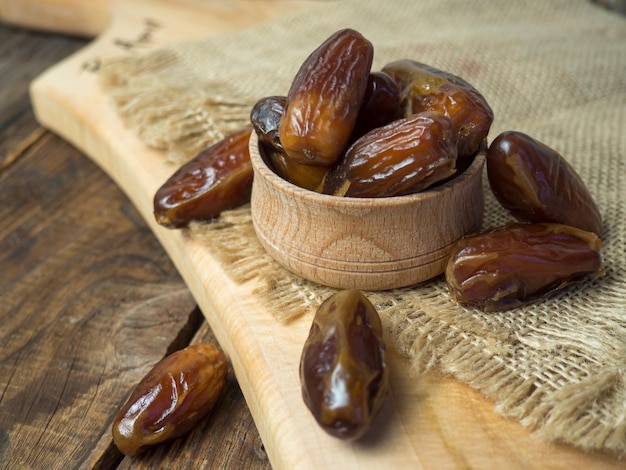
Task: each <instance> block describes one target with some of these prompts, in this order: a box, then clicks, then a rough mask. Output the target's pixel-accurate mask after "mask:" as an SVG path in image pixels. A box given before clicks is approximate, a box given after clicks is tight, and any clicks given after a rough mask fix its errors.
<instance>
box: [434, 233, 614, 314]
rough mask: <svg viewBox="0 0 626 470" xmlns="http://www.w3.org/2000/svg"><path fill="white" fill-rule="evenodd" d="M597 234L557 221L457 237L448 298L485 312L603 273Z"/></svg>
mask: <svg viewBox="0 0 626 470" xmlns="http://www.w3.org/2000/svg"><path fill="white" fill-rule="evenodd" d="M601 247H602V244H601V242H600V239H599V238H598V237H597V236H596V234H594V233H592V232H587V231H584V230H580V229H577V228H575V227H571V226H569V225H562V224H512V225H509V226H504V227H500V228H497V229H495V230H492V231H489V232H485V233H483V234H480V235H476V236H473V237H469V238H465V239H463V240H461V241H460V242H459V243H458V244H457V246H456V248H455V249H454V250H453V253H452V255H451V257H450V260H449V262H448V264H447V267H446V272H445V275H446V281H447V284H448V288H449V291H450V294H451V296H452V297H453V298H454V299H455V300H456V301H457V302H459V303H463V304H470V305H475V306H478V307H481V308H483V309H484V310H486V311H499V310H507V309H511V308H515V307H519V306H522V305H524V304H526V303H529V302H532V301H535V300H537V299H539V298H540V297H542V296H545V295H547V294H548V293H550V292H553V291H557V290H559V289H561V288H563V287H564V286H566V285H567V284H569V283H571V282H574V281H577V280H579V279H581V278H583V277H585V276H588V275H593V274H596V275H600V274H602V272H603V271H602V260H601V256H600V249H601Z"/></svg>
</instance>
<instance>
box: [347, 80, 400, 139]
mask: <svg viewBox="0 0 626 470" xmlns="http://www.w3.org/2000/svg"><path fill="white" fill-rule="evenodd" d="M401 117H402V108H401V107H400V90H399V89H398V85H397V84H396V82H395V80H394V79H393V78H391V77H390V76H389V75H388V74H386V73H385V72H371V73H370V76H369V79H368V80H367V88H366V90H365V96H364V97H363V103H362V104H361V109H360V110H359V114H358V116H357V120H356V124H355V126H354V130H353V140H356V139H357V138H359V137H361V136H362V135H364V134H366V133H368V132H369V131H371V130H372V129H375V128H377V127H382V126H385V125H387V124H389V123H390V122H391V121H395V120H396V119H400V118H401Z"/></svg>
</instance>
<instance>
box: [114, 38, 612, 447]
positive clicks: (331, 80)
mask: <svg viewBox="0 0 626 470" xmlns="http://www.w3.org/2000/svg"><path fill="white" fill-rule="evenodd" d="M373 56H374V49H373V46H372V44H371V43H370V42H369V41H368V40H367V39H366V38H364V37H363V36H362V35H361V34H360V33H358V32H357V31H354V30H352V29H343V30H340V31H337V32H336V33H334V34H333V35H331V36H330V37H329V38H328V39H327V40H326V41H324V42H323V43H322V44H321V45H320V46H319V47H318V48H317V49H315V50H314V51H313V52H312V53H311V55H310V56H309V57H308V58H307V59H306V60H305V61H304V63H303V64H302V66H301V67H300V69H299V70H298V72H297V74H296V76H295V77H294V80H293V82H292V84H291V87H290V89H289V91H288V93H287V95H286V96H269V97H265V98H262V99H260V100H259V101H258V102H257V103H256V105H255V106H254V107H253V109H252V110H251V115H250V118H251V119H250V120H251V126H248V127H246V128H245V129H242V130H240V131H239V132H237V133H235V134H234V135H232V136H228V137H227V138H225V139H224V140H223V141H221V142H218V143H217V144H215V145H213V146H212V147H210V148H208V149H206V150H205V151H203V152H201V153H200V154H199V155H198V156H197V157H196V158H194V159H193V160H191V161H190V162H188V163H187V164H185V165H183V166H182V167H181V168H180V169H179V170H178V171H177V172H176V173H174V174H173V175H172V176H171V177H170V178H169V179H168V180H167V181H166V182H165V184H164V185H163V186H162V187H161V188H160V189H159V190H158V191H157V193H156V195H155V198H154V214H155V217H156V220H157V221H158V223H159V224H161V225H163V226H165V227H169V228H183V227H187V226H188V225H189V223H190V222H192V221H207V220H212V219H214V218H216V217H218V216H219V215H220V213H221V212H222V211H223V210H225V209H229V208H234V207H236V206H239V205H241V204H243V203H245V202H247V201H248V200H249V197H250V192H251V185H252V178H253V172H252V167H251V164H250V155H249V152H248V140H249V138H250V135H251V133H252V132H255V133H256V134H257V136H258V141H259V150H260V152H261V155H262V157H263V158H264V160H265V161H266V163H267V164H268V166H269V167H270V168H272V169H273V171H274V172H275V173H277V174H278V175H279V176H281V177H282V178H284V179H285V180H287V181H289V182H291V183H293V184H295V185H298V186H300V187H303V188H306V189H308V190H311V191H317V192H320V193H324V194H329V195H334V196H338V197H361V198H366V197H367V198H370V197H373V198H378V197H395V196H402V195H407V194H413V193H416V192H419V191H423V190H425V189H427V188H431V187H433V186H434V185H437V184H441V183H442V182H444V181H447V180H449V179H450V178H453V177H455V175H457V174H459V173H461V172H462V171H464V169H466V168H467V167H468V166H469V165H470V163H471V162H472V160H473V158H474V156H475V155H476V154H477V153H478V152H479V151H485V150H486V166H487V175H488V179H489V184H490V187H491V190H492V192H493V193H494V195H495V197H496V199H497V200H498V201H499V202H500V204H501V205H502V206H503V207H504V208H505V209H507V210H508V211H509V212H510V213H511V215H512V216H513V217H514V218H516V219H517V222H516V223H512V224H508V225H505V226H502V227H498V228H495V229H492V230H490V231H486V232H483V233H479V234H475V235H472V236H469V237H466V238H463V239H462V240H460V241H459V242H458V243H457V245H456V246H455V247H454V249H453V250H452V252H451V254H450V258H449V261H448V264H447V267H446V271H445V278H446V282H447V285H448V288H449V291H450V295H451V297H452V298H454V299H455V300H456V301H457V302H459V303H462V304H468V305H473V306H477V307H479V308H482V309H484V310H486V311H498V310H506V309H510V308H514V307H518V306H521V305H525V304H527V303H529V302H533V301H537V300H538V299H540V298H542V297H544V296H545V295H547V294H548V293H550V292H552V291H555V290H558V289H561V288H562V287H563V286H565V285H567V284H569V283H571V282H573V281H577V280H579V279H582V278H584V277H587V276H589V275H601V274H602V272H603V270H602V260H601V256H600V250H601V247H602V243H601V241H600V238H599V235H600V233H601V228H602V219H601V215H600V212H599V210H598V207H597V206H596V204H595V202H594V200H593V198H592V197H591V195H590V193H589V191H588V189H587V188H586V186H585V184H584V182H583V181H582V179H581V178H580V177H579V175H578V174H577V173H576V171H575V170H574V168H573V167H572V166H571V165H570V164H569V163H568V162H567V161H566V160H565V159H564V158H563V157H562V156H561V155H560V154H559V153H558V152H557V151H555V150H553V149H552V148H550V147H548V146H547V145H545V144H544V143H542V142H540V141H538V140H536V139H534V138H532V137H530V136H528V135H526V134H523V133H521V132H517V131H507V132H503V133H501V134H500V135H498V136H497V137H496V138H495V139H494V140H493V142H492V143H491V144H490V145H489V146H487V134H488V133H489V130H490V127H491V124H492V122H493V118H494V115H493V112H492V110H491V108H490V107H489V105H488V103H487V101H486V100H485V98H484V97H483V96H482V95H481V94H480V93H479V92H478V90H476V88H474V87H473V86H472V85H471V84H469V83H468V82H466V81H465V80H463V79H462V78H459V77H457V76H455V75H453V74H451V73H448V72H445V71H442V70H438V69H436V68H434V67H431V66H428V65H425V64H422V63H419V62H416V61H413V60H409V59H403V60H399V61H396V62H392V63H389V64H387V65H385V66H384V67H383V68H382V69H381V70H380V71H372V70H371V67H372V62H373ZM300 379H301V384H302V392H303V398H304V401H305V403H306V405H307V406H308V408H309V409H310V411H311V412H312V414H313V416H314V417H315V418H316V420H317V422H318V423H319V424H320V426H321V427H322V428H323V429H324V430H325V431H327V432H328V433H329V434H331V435H333V436H336V437H339V438H343V439H350V440H352V439H358V438H360V437H361V436H363V435H364V434H365V433H366V432H367V430H368V428H369V426H370V424H371V422H372V419H373V417H374V416H375V415H376V413H377V411H378V410H379V409H380V406H381V404H382V402H383V400H384V398H385V396H386V395H387V390H388V384H387V373H386V368H385V363H384V343H383V339H382V326H381V322H380V319H379V317H378V314H377V312H376V310H375V309H374V307H373V306H372V305H371V304H370V303H369V301H368V300H367V298H365V297H364V296H363V294H362V293H360V292H359V291H355V290H347V291H340V292H338V293H337V294H335V295H333V296H331V297H330V298H329V299H327V300H326V301H325V302H324V303H323V304H322V305H321V307H320V309H319V310H318V312H317V314H316V316H315V319H314V320H313V324H312V326H311V330H310V334H309V337H308V339H307V340H306V342H305V345H304V348H303V351H302V356H301V362H300ZM131 408H132V407H131ZM125 413H128V411H124V413H122V415H121V418H119V419H118V423H126V422H129V423H131V421H132V419H134V418H132V419H131V418H130V417H127V416H125ZM120 420H121V421H120ZM129 426H130V425H124V426H119V432H117V434H116V442H117V443H118V446H120V447H121V448H122V447H126V449H127V452H128V453H134V452H136V450H137V449H138V448H139V447H140V446H141V445H142V444H143V441H142V439H140V438H136V437H135V436H137V435H139V434H138V431H132V430H131V431H128V429H131V428H130V427H129ZM124 432H126V433H127V435H126V436H125V435H124Z"/></svg>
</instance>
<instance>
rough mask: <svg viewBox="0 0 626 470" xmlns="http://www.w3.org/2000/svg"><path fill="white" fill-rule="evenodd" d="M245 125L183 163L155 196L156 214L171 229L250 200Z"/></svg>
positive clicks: (249, 170) (204, 218) (249, 172)
mask: <svg viewBox="0 0 626 470" xmlns="http://www.w3.org/2000/svg"><path fill="white" fill-rule="evenodd" d="M251 133H252V128H245V129H242V130H240V131H239V132H237V133H235V134H233V135H231V136H229V137H226V138H225V139H223V140H221V141H220V142H218V143H216V144H215V145H212V146H211V147H209V148H208V149H206V150H203V151H202V152H200V153H199V154H198V155H197V156H196V157H195V158H193V159H192V160H190V161H189V162H187V163H185V164H184V165H183V166H181V167H180V168H179V169H178V170H177V171H176V172H175V173H174V174H173V175H172V176H171V177H170V178H169V179H168V180H167V181H166V182H165V183H164V184H163V186H161V187H160V188H159V190H158V191H157V192H156V194H155V196H154V201H153V204H154V217H155V219H156V221H157V222H158V223H159V224H161V225H163V226H165V227H168V228H183V227H186V226H188V225H189V223H190V222H192V221H207V220H211V219H214V218H216V217H218V216H219V215H220V214H221V212H222V211H224V210H226V209H232V208H235V207H237V206H239V205H241V204H244V203H246V202H248V201H249V200H250V194H251V191H252V175H253V170H252V164H251V163H250V152H249V150H248V142H249V140H250V134H251Z"/></svg>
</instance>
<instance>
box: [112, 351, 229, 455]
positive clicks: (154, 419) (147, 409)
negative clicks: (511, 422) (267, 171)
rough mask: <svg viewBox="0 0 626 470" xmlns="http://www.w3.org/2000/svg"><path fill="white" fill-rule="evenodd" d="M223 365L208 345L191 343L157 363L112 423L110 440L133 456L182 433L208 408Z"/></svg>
mask: <svg viewBox="0 0 626 470" xmlns="http://www.w3.org/2000/svg"><path fill="white" fill-rule="evenodd" d="M227 373H228V364H227V362H226V356H225V355H224V353H223V352H222V350H221V349H219V348H218V347H217V346H215V345H212V344H196V345H193V346H189V347H187V348H185V349H181V350H179V351H176V352H175V353H173V354H171V355H169V356H167V357H166V358H165V359H163V360H162V361H160V362H159V363H158V364H157V365H156V366H155V367H154V368H153V369H152V370H151V371H150V372H149V373H148V374H147V375H146V376H145V377H144V378H143V379H142V380H141V382H140V383H139V384H138V385H137V387H136V388H135V389H134V390H133V392H132V394H131V396H130V397H129V398H128V400H127V401H126V403H125V404H124V406H123V407H122V408H121V409H120V411H119V413H118V414H117V416H116V417H115V420H114V422H113V428H112V433H113V441H114V442H115V445H116V446H117V448H118V449H119V450H120V452H122V453H123V454H125V455H129V456H134V455H137V454H140V453H141V452H143V451H145V450H147V449H148V448H150V447H153V446H155V445H158V444H162V443H164V442H167V441H170V440H172V439H176V438H178V437H181V436H183V435H185V434H187V433H188V432H189V431H191V430H192V429H193V428H194V427H195V426H197V424H198V423H199V422H200V421H202V420H203V419H204V418H205V417H206V416H207V415H208V413H209V412H210V411H211V410H212V409H213V407H214V406H215V403H216V402H217V399H218V398H219V396H220V393H221V391H222V389H223V388H224V384H225V383H226V375H227Z"/></svg>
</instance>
